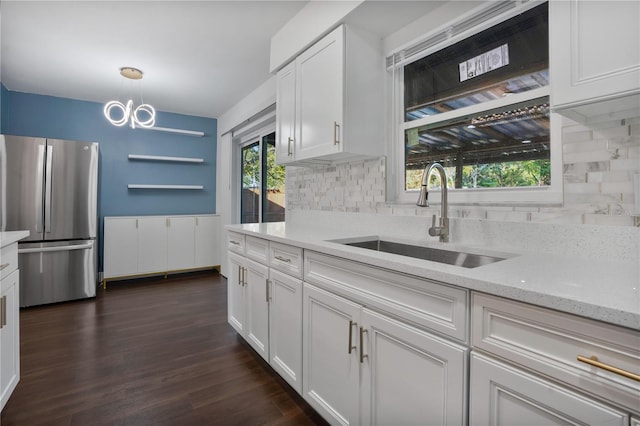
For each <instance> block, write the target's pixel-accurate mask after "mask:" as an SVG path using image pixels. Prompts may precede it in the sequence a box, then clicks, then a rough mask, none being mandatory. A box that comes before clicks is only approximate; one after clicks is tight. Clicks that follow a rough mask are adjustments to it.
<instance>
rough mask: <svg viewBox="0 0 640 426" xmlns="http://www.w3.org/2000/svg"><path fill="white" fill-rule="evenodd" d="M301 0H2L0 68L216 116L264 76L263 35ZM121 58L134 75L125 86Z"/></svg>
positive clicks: (19, 76)
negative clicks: (138, 76) (139, 77)
mask: <svg viewBox="0 0 640 426" xmlns="http://www.w3.org/2000/svg"><path fill="white" fill-rule="evenodd" d="M306 3H307V2H306V1H295V0H294V1H193V2H191V1H68V2H67V1H7V0H3V1H2V2H1V3H0V13H1V19H2V21H1V25H2V27H1V40H0V43H1V49H2V50H1V68H0V69H1V75H0V77H1V81H2V83H3V84H4V85H5V87H6V88H7V89H9V90H14V91H19V92H27V93H36V94H42V95H52V96H59V97H64V98H70V99H79V100H86V101H95V102H100V103H103V102H107V101H109V100H112V99H116V98H118V97H120V99H121V100H123V99H124V98H125V97H127V98H128V97H134V99H136V100H137V99H138V97H139V96H140V90H142V94H143V96H144V101H145V102H146V103H149V104H151V105H153V106H154V107H155V108H156V109H157V110H160V111H167V112H175V113H180V114H188V115H196V116H202V117H211V118H217V117H219V116H220V115H222V114H223V113H224V112H225V111H226V110H228V109H229V108H230V107H232V106H233V105H235V104H236V103H237V102H238V101H239V100H241V99H242V98H243V97H245V96H246V95H248V94H249V93H250V92H251V91H253V90H254V89H255V88H257V87H258V86H259V85H261V84H262V83H264V82H265V81H266V80H267V79H268V78H269V77H270V74H269V45H270V40H271V36H273V35H274V34H275V33H276V32H277V31H278V30H279V29H280V28H281V27H282V26H283V25H284V24H285V23H286V22H287V21H288V20H289V19H291V17H293V16H294V15H295V14H296V13H297V12H298V11H299V10H300V9H301V8H302V7H304V5H305V4H306ZM124 66H132V67H137V68H139V69H141V70H142V71H143V72H144V78H143V79H142V80H140V81H139V82H136V83H135V84H134V85H132V84H131V83H132V81H130V80H126V79H125V78H124V77H122V76H120V73H119V70H120V68H121V67H124ZM131 92H133V93H131Z"/></svg>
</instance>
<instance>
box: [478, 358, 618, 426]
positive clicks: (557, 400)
mask: <svg viewBox="0 0 640 426" xmlns="http://www.w3.org/2000/svg"><path fill="white" fill-rule="evenodd" d="M469 394H470V404H469V424H472V425H475V424H479V425H480V424H481V425H505V426H507V425H508V426H517V425H543V424H544V425H567V424H593V425H619V426H626V425H628V424H629V417H628V415H627V414H626V413H624V412H621V411H618V410H616V409H614V408H612V407H609V406H607V405H604V404H601V403H600V402H598V401H596V400H593V399H590V398H588V397H586V396H584V395H581V394H579V393H576V392H573V391H571V390H569V389H568V388H564V387H562V386H560V385H557V384H555V383H552V382H550V381H548V380H545V379H542V378H540V377H537V376H534V375H533V374H530V373H527V372H525V371H524V370H520V369H518V368H515V367H512V366H509V365H507V364H505V363H502V362H499V361H496V360H494V359H491V358H489V357H486V356H483V355H479V354H477V353H475V352H472V354H471V381H470V387H469Z"/></svg>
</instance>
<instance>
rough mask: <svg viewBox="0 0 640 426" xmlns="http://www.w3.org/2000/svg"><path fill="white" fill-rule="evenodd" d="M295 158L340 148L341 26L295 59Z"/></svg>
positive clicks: (326, 153)
mask: <svg viewBox="0 0 640 426" xmlns="http://www.w3.org/2000/svg"><path fill="white" fill-rule="evenodd" d="M295 95H296V134H295V158H296V160H303V159H306V158H314V157H321V156H324V155H328V154H333V153H337V152H340V150H341V144H342V122H343V121H342V120H343V99H344V27H342V26H340V27H338V28H337V29H335V30H334V31H333V32H331V33H329V34H328V35H327V36H325V37H324V38H323V39H322V40H320V41H319V42H317V43H316V44H314V45H313V46H312V47H310V48H309V49H308V50H306V51H305V52H303V53H302V54H301V55H300V56H299V57H298V58H297V59H296V93H295Z"/></svg>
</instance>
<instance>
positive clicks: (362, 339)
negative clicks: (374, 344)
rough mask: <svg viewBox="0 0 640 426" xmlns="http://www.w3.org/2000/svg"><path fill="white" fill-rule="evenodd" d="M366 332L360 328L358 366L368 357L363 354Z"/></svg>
mask: <svg viewBox="0 0 640 426" xmlns="http://www.w3.org/2000/svg"><path fill="white" fill-rule="evenodd" d="M367 332H368V330H367V329H366V328H364V327H360V364H362V363H363V362H364V359H365V358H369V355H366V354H364V333H367Z"/></svg>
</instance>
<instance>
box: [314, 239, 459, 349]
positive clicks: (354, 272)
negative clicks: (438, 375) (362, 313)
mask: <svg viewBox="0 0 640 426" xmlns="http://www.w3.org/2000/svg"><path fill="white" fill-rule="evenodd" d="M304 281H306V282H309V283H312V284H315V285H317V286H319V287H323V288H325V289H326V290H329V291H331V292H333V293H336V294H339V295H341V296H344V297H346V298H348V299H350V300H352V301H354V302H357V303H360V304H362V305H364V306H366V307H370V308H375V309H377V310H380V311H383V312H386V313H387V314H389V315H391V316H393V317H396V318H398V319H401V320H404V321H408V322H410V323H411V324H413V325H416V326H418V327H421V328H423V329H424V328H426V329H429V330H431V331H434V332H436V333H438V334H441V335H444V336H448V337H451V338H453V339H456V340H458V341H460V342H463V343H466V342H467V341H468V331H467V330H468V327H467V323H468V318H469V315H468V309H469V306H468V300H469V297H468V291H467V290H465V289H461V288H457V287H453V286H448V285H444V284H440V283H437V282H434V281H429V280H425V279H419V278H416V277H413V276H408V275H404V274H399V273H397V272H393V271H389V270H385V269H380V268H376V267H373V266H369V265H365V264H362V263H359V262H353V261H349V260H344V259H341V258H337V257H333V256H329V255H325V254H321V253H317V252H313V251H307V250H305V252H304Z"/></svg>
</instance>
